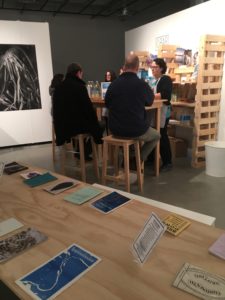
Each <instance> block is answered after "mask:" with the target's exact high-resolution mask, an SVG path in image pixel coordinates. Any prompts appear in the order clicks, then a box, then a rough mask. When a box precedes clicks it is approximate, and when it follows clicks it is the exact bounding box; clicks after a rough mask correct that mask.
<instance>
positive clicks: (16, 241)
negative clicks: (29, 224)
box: [0, 228, 47, 262]
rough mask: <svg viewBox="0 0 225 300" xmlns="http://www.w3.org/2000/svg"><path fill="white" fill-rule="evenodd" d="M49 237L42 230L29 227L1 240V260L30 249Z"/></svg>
mask: <svg viewBox="0 0 225 300" xmlns="http://www.w3.org/2000/svg"><path fill="white" fill-rule="evenodd" d="M46 239H47V236H45V235H44V234H43V233H41V232H40V231H38V230H36V229H34V228H27V229H24V230H22V231H20V232H17V233H16V234H14V235H12V236H10V237H8V238H6V239H3V240H1V241H0V262H3V261H6V260H8V259H10V258H12V257H14V256H15V255H17V254H19V253H21V252H23V251H24V250H26V249H29V248H31V247H33V246H35V245H37V244H39V243H40V242H42V241H44V240H46Z"/></svg>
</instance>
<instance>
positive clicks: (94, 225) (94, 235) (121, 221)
mask: <svg viewBox="0 0 225 300" xmlns="http://www.w3.org/2000/svg"><path fill="white" fill-rule="evenodd" d="M33 169H35V170H39V169H37V168H33ZM40 171H41V170H40ZM56 176H57V177H58V178H59V179H65V178H66V177H64V176H61V175H59V174H56ZM46 185H47V184H46ZM46 185H42V186H39V187H35V188H30V187H28V186H27V185H25V184H24V183H23V179H22V178H21V176H20V175H19V174H18V173H17V174H13V175H10V176H7V175H3V177H2V178H0V221H3V220H5V219H7V218H10V217H14V218H16V219H17V220H18V221H20V222H22V223H23V224H25V225H27V226H32V227H34V228H36V229H38V230H40V231H41V232H43V233H44V234H46V235H47V236H48V239H47V241H44V242H43V243H41V244H39V245H37V246H35V247H33V248H31V249H29V250H27V251H25V252H23V253H21V254H20V255H18V256H16V257H14V258H12V259H11V260H9V261H7V262H5V263H2V264H0V279H1V280H2V281H3V282H4V283H5V284H6V285H7V286H8V287H9V288H10V289H11V290H12V291H13V292H14V293H15V294H17V295H18V297H20V298H21V299H23V300H27V299H32V298H31V297H30V296H29V295H28V294H26V293H25V292H24V291H23V290H22V289H20V288H19V287H18V286H17V285H16V284H15V280H17V279H18V278H20V277H21V276H23V275H25V274H27V273H28V272H30V271H32V270H33V269H35V268H37V267H38V266H40V265H41V264H43V263H45V262H46V261H47V260H49V259H51V258H52V257H54V256H55V255H57V254H58V253H59V252H61V251H62V250H64V249H65V248H67V247H68V246H70V245H71V244H73V243H75V244H78V245H80V246H81V247H83V248H85V249H87V250H88V251H90V252H92V253H94V254H95V255H97V256H99V257H100V258H101V259H102V261H101V262H100V263H99V264H97V265H96V266H95V267H94V268H93V269H91V270H90V271H89V272H88V273H86V274H85V275H84V276H83V277H82V278H80V279H79V280H78V281H76V282H75V283H74V284H72V285H71V286H70V287H69V288H67V289H66V290H64V291H63V292H62V293H61V294H60V295H58V296H57V297H56V298H55V299H60V300H73V299H79V300H81V299H82V300H89V299H90V300H106V299H107V300H116V299H124V300H128V299H129V300H144V299H146V300H149V299H154V300H164V299H171V300H174V299H182V300H185V299H196V297H194V296H191V295H190V294H188V293H185V292H182V291H181V290H179V289H176V288H174V287H172V282H173V280H174V279H175V277H176V274H177V272H178V271H179V270H180V269H181V267H182V265H183V264H184V263H185V262H188V263H191V264H193V265H196V266H198V267H201V268H203V269H205V270H208V271H210V272H212V273H215V274H218V275H221V276H225V263H224V261H223V260H221V259H219V258H217V257H215V256H213V255H210V254H209V253H208V248H209V246H210V245H211V244H212V243H213V242H214V241H215V240H216V239H217V238H218V237H219V236H220V235H221V233H222V232H223V230H221V229H218V228H215V227H211V226H207V225H204V224H201V223H198V222H195V221H193V220H192V221H191V225H190V226H189V227H188V228H187V229H186V230H184V231H183V232H182V233H181V234H180V235H179V236H178V237H173V236H171V235H170V234H169V233H165V234H164V235H163V237H162V238H161V240H160V241H159V243H158V244H157V246H156V247H155V248H154V249H153V252H152V253H151V255H150V257H149V258H148V260H147V262H146V263H145V264H144V265H143V266H141V265H139V264H137V263H136V262H135V261H134V258H133V255H132V253H131V251H130V248H131V245H132V243H133V241H134V239H135V238H136V236H137V234H138V233H139V232H140V230H141V229H142V227H143V226H144V223H145V221H146V220H147V218H148V217H149V215H150V214H151V213H152V212H155V213H156V214H157V215H158V216H159V217H160V218H161V219H163V218H165V217H166V216H167V215H168V214H169V213H168V212H167V211H165V210H162V209H160V208H157V207H154V206H152V205H147V204H145V203H142V202H140V201H137V200H132V201H130V202H128V203H127V204H126V205H124V206H122V207H121V208H119V209H117V210H115V211H114V212H112V213H110V214H108V215H104V214H101V213H100V212H98V211H97V210H95V209H93V208H92V207H90V202H91V201H90V202H88V203H85V204H83V205H80V206H77V205H74V204H71V203H68V202H67V201H65V200H63V198H64V197H65V195H66V194H70V193H71V192H73V191H75V190H76V189H78V188H80V187H81V186H82V185H85V184H84V183H81V184H80V185H79V186H78V187H75V188H72V189H70V190H67V191H65V192H63V193H61V194H59V195H55V196H53V195H51V194H49V193H47V192H45V191H44V190H43V187H45V186H46ZM106 193H107V192H104V193H103V194H101V195H100V196H98V197H102V196H103V195H104V194H106ZM95 199H97V197H96V198H95ZM4 300H6V299H4Z"/></svg>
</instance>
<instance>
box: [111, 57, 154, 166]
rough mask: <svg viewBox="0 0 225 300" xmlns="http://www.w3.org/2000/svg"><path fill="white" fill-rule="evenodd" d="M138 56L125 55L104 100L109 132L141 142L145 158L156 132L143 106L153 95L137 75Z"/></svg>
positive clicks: (150, 149)
mask: <svg viewBox="0 0 225 300" xmlns="http://www.w3.org/2000/svg"><path fill="white" fill-rule="evenodd" d="M138 69H139V59H138V57H137V56H136V55H134V54H129V55H128V56H127V57H126V59H125V64H124V72H123V73H122V74H121V75H120V76H119V77H118V78H117V79H116V80H114V81H113V82H112V83H111V85H110V86H109V88H108V90H107V93H106V96H105V103H106V106H107V107H108V109H109V129H110V131H111V132H112V134H113V135H115V136H118V137H127V138H132V139H137V140H140V141H143V142H144V145H143V146H142V148H141V159H142V161H145V160H146V159H147V157H148V154H149V153H150V152H151V151H152V150H153V149H154V148H155V146H156V144H157V142H158V140H159V139H160V134H159V133H158V131H157V130H155V129H154V128H151V127H150V125H149V121H148V118H147V114H146V110H145V106H146V105H148V106H150V105H152V103H153V101H154V94H153V91H152V90H151V88H150V87H149V85H148V84H147V83H146V82H144V81H143V80H141V79H139V78H138V77H137V72H138Z"/></svg>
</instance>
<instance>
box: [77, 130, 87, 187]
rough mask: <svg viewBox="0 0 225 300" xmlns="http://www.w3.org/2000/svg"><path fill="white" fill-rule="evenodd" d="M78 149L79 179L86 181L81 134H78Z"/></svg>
mask: <svg viewBox="0 0 225 300" xmlns="http://www.w3.org/2000/svg"><path fill="white" fill-rule="evenodd" d="M78 140H79V149H80V167H81V179H82V181H84V182H86V169H85V157H84V137H83V135H82V134H78Z"/></svg>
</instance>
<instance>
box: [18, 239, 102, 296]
mask: <svg viewBox="0 0 225 300" xmlns="http://www.w3.org/2000/svg"><path fill="white" fill-rule="evenodd" d="M100 261H101V259H100V258H99V257H97V256H96V255H94V254H93V253H91V252H89V251H87V250H85V249H84V248H82V247H80V246H78V245H76V244H73V245H71V246H69V247H68V248H67V249H65V250H63V251H62V252H60V253H58V254H57V255H56V256H55V257H53V258H52V259H50V260H49V261H47V262H46V263H44V264H43V265H41V266H39V267H38V268H36V269H35V270H33V271H32V272H30V273H28V274H27V275H25V276H23V277H21V278H19V279H18V280H16V283H17V284H18V285H19V286H20V287H21V288H22V289H23V290H24V291H25V292H27V293H28V294H29V295H31V296H32V297H33V298H34V299H49V300H50V299H53V298H55V297H56V296H57V295H59V294H60V293H61V292H62V291H63V290H65V289H66V288H67V287H69V286H70V285H71V284H73V283H74V282H75V281H76V280H78V279H79V278H81V277H82V276H83V275H84V274H85V273H86V272H88V271H90V270H91V268H93V267H94V266H95V265H96V264H97V263H99V262H100Z"/></svg>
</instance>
